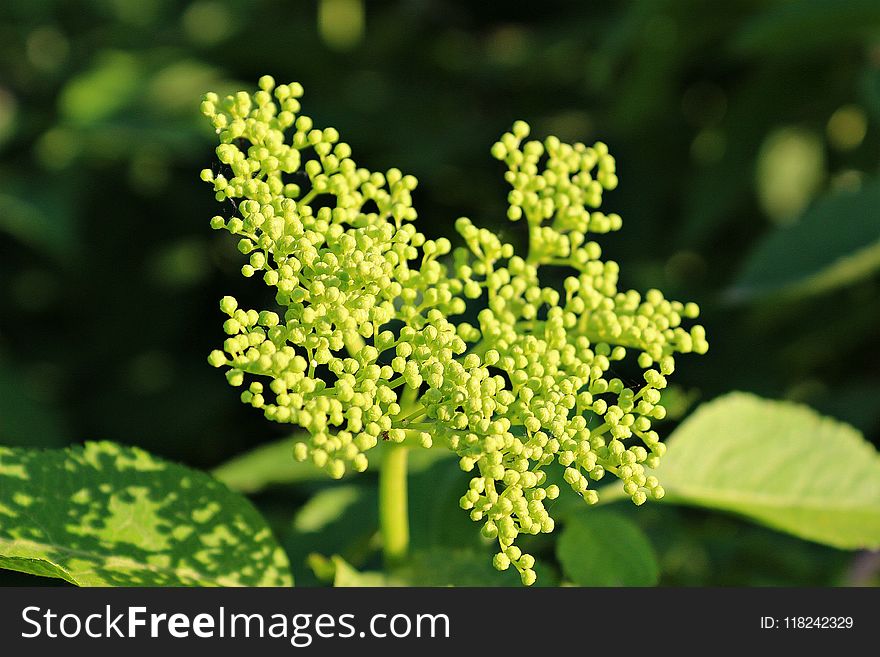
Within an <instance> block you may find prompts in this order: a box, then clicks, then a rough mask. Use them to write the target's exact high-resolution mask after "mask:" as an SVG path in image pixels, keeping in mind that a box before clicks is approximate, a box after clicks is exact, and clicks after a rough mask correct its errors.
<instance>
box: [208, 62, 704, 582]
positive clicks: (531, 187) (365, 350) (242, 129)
mask: <svg viewBox="0 0 880 657" xmlns="http://www.w3.org/2000/svg"><path fill="white" fill-rule="evenodd" d="M301 95H302V88H301V87H300V86H299V85H297V84H289V85H279V86H276V85H275V82H274V80H272V79H271V78H270V77H268V76H265V77H263V78H261V80H260V90H259V91H257V92H256V93H254V94H248V93H245V92H240V93H238V94H236V95H234V96H228V97H226V98H225V99H223V100H220V99H219V98H218V97H217V96H216V95H214V94H208V95H207V96H206V97H205V100H204V102H203V103H202V111H203V113H204V114H205V115H206V116H207V117H208V118H209V119H210V120H211V122H212V124H213V126H214V127H215V129H216V131H217V134H218V136H219V141H220V145H219V146H218V147H217V157H218V158H219V160H220V162H221V163H223V164H224V165H226V166H227V167H228V172H229V175H227V176H224V175H219V174H218V175H215V174H214V173H212V172H211V171H210V170H205V171H203V172H202V178H203V179H204V180H206V181H207V182H210V183H211V184H213V186H214V190H215V192H216V196H217V199H218V200H221V201H222V200H225V199H227V198H230V199H238V202H237V203H236V205H235V208H236V212H234V213H233V214H232V216H230V217H220V216H218V217H214V218H213V219H212V221H211V225H212V226H213V227H214V228H216V229H220V230H227V231H229V232H230V233H232V234H233V235H236V236H237V237H238V238H239V244H238V246H239V250H240V251H241V253H242V254H243V255H245V256H246V258H247V263H246V264H245V265H244V266H243V267H242V274H243V275H244V276H246V277H251V276H255V275H257V274H258V273H259V274H260V275H261V276H262V279H263V282H264V283H265V284H266V285H267V286H269V287H271V288H273V289H274V291H275V300H276V303H277V305H278V308H277V309H276V310H274V311H273V310H263V311H257V310H245V309H242V308H239V307H238V303H237V302H236V300H235V299H233V298H231V297H224V299H223V300H222V301H221V303H220V306H221V310H222V311H223V312H224V313H225V314H226V315H227V316H228V319H227V320H226V321H225V323H224V330H225V332H226V333H227V335H228V337H227V339H226V341H225V343H224V345H223V349H222V350H220V349H218V350H216V351H214V352H212V353H211V355H210V357H209V362H210V363H211V364H212V365H214V366H216V367H225V368H227V372H226V375H227V379H228V381H229V383H230V384H232V385H233V386H238V387H242V388H243V391H242V393H241V399H242V401H243V402H244V403H246V404H250V405H251V406H253V407H255V408H259V409H261V410H262V411H263V413H264V414H265V416H266V417H267V418H269V419H271V420H275V421H277V422H286V423H292V424H296V425H298V426H300V427H303V428H304V429H306V430H307V431H308V435H309V438H308V439H307V440H305V441H304V442H301V443H299V444H298V445H297V446H296V449H295V452H294V455H295V457H296V458H297V459H299V460H307V459H308V460H311V461H312V462H313V463H315V464H316V465H317V466H319V467H322V468H324V469H325V470H326V471H327V472H328V473H329V474H330V475H331V476H333V477H341V476H342V475H343V474H344V473H345V472H346V470H347V469H349V468H351V469H354V470H357V471H363V470H364V469H366V467H367V465H368V456H367V452H368V451H369V450H370V449H372V448H374V447H375V446H376V445H377V444H379V442H380V441H382V440H392V441H395V442H402V441H404V440H408V441H409V442H415V443H418V444H421V445H422V446H424V447H430V446H431V445H432V444H433V443H434V442H437V441H440V442H441V443H442V444H444V445H445V446H447V447H448V448H449V449H451V450H452V451H454V452H455V453H456V454H457V455H458V457H459V459H460V465H461V468H462V469H463V470H464V471H466V472H471V473H473V476H472V478H471V480H470V484H469V488H468V490H467V492H466V493H465V494H464V495H463V496H462V498H461V500H460V505H461V507H462V508H463V509H465V510H466V511H468V512H469V514H470V517H471V518H472V519H473V520H474V521H475V522H479V523H480V524H481V525H482V530H481V531H482V534H483V536H484V537H486V538H487V539H491V540H495V541H497V543H498V546H499V551H498V553H497V554H496V555H495V557H494V560H493V563H494V565H495V567H496V568H498V569H499V570H505V569H507V568H510V567H511V566H513V567H514V568H516V570H517V571H518V572H519V574H520V577H521V579H522V581H523V583H524V584H526V585H531V584H532V583H534V581H535V577H536V576H535V571H534V563H535V559H534V557H533V556H532V555H529V554H524V553H523V552H522V551H521V550H520V548H519V547H517V545H516V541H517V538H518V537H519V536H520V535H522V534H538V533H549V532H551V531H553V528H554V520H553V518H552V517H551V516H550V514H549V512H548V508H547V506H548V505H547V504H546V502H547V501H548V500H553V499H555V498H556V497H558V496H559V494H560V490H559V487H558V486H557V485H555V484H552V483H550V482H549V481H548V474H549V473H550V469H551V468H558V469H559V470H560V471H561V473H562V479H563V480H564V482H565V483H566V484H567V485H568V486H570V487H571V489H572V490H573V491H574V492H575V493H576V494H578V495H580V496H581V497H583V499H584V500H585V501H586V502H587V503H589V504H595V503H596V502H597V501H598V499H599V496H598V493H597V492H596V490H594V489H593V488H591V483H592V482H594V481H598V480H600V479H602V478H603V477H604V476H605V474H606V473H611V474H612V475H614V476H616V477H618V478H619V479H621V480H623V485H624V489H625V491H626V493H627V494H628V495H629V496H630V497H631V499H632V501H633V502H634V503H635V504H642V503H644V502H645V501H646V500H647V499H649V498H651V499H660V498H661V497H663V494H664V491H663V487H662V486H661V485H660V482H659V481H658V480H657V478H656V477H654V476H652V475H650V474H649V472H648V471H649V470H650V469H652V468H654V467H656V466H657V464H658V462H659V459H660V458H661V457H662V455H663V453H664V451H665V446H664V445H663V443H662V442H660V437H659V435H658V434H657V432H656V431H655V430H654V429H653V428H652V423H653V422H654V421H655V420H661V419H663V417H665V409H664V408H663V406H662V405H660V403H659V402H660V391H661V390H663V389H664V388H665V387H666V385H667V377H668V376H669V375H670V374H672V372H673V371H674V369H675V355H676V354H685V353H691V352H695V353H705V352H706V350H707V349H708V343H707V342H706V337H705V331H704V330H703V328H702V327H701V326H699V325H691V326H690V328H685V326H684V324H685V323H686V322H687V321H688V320H692V319H694V318H696V317H697V316H698V314H699V308H698V307H697V306H696V305H695V304H693V303H687V304H683V303H680V302H678V301H670V300H667V299H666V298H665V297H664V296H663V294H662V293H661V292H660V291H659V290H650V291H648V292H647V293H646V294H645V295H644V296H643V295H641V294H639V293H638V292H636V291H633V290H629V291H620V290H618V286H617V282H618V271H619V270H618V266H617V264H616V263H614V262H611V261H603V260H602V259H601V255H602V251H601V248H600V247H599V245H598V244H597V243H596V242H595V241H592V240H591V239H590V236H591V235H592V234H602V233H606V232H608V231H611V230H618V229H619V228H620V226H621V219H620V217H619V216H618V215H616V214H608V215H606V214H603V213H601V212H598V211H596V208H597V207H599V205H600V204H601V200H602V194H603V191H605V190H610V189H613V188H614V187H615V186H616V185H617V177H616V174H615V164H614V159H613V158H612V157H611V156H610V155H609V154H608V149H607V147H606V146H605V145H604V144H601V143H597V144H594V145H593V146H591V147H587V146H585V145H584V144H580V143H578V144H573V145H569V144H564V143H561V142H560V141H559V140H558V139H556V138H555V137H549V138H547V139H546V140H544V141H543V142H540V141H524V140H525V139H526V137H528V134H529V127H528V126H527V125H526V124H525V123H523V122H521V121H518V122H517V123H515V124H514V126H513V130H512V131H511V132H510V133H507V134H505V135H503V136H502V138H501V139H500V141H499V142H498V143H496V144H495V145H494V146H493V147H492V150H491V152H492V155H493V156H494V157H495V158H496V159H499V160H501V161H503V162H504V163H505V164H506V165H507V168H508V171H507V173H506V175H505V178H506V180H507V182H508V183H509V184H510V186H511V191H510V193H509V195H508V201H509V208H508V217H509V218H510V219H511V220H513V221H517V220H520V219H522V218H525V220H526V221H527V223H528V226H529V235H530V241H529V251H528V255H527V257H526V258H523V257H521V256H519V255H517V254H516V253H515V252H514V248H513V246H512V245H510V244H506V243H503V242H502V241H501V240H500V239H499V238H498V236H497V235H496V234H495V233H493V232H491V231H488V230H486V229H481V228H478V227H476V226H475V225H474V224H473V223H472V222H471V221H470V220H469V219H466V218H461V219H459V220H458V221H457V222H456V230H457V232H458V234H459V235H460V236H461V238H462V241H463V243H464V245H465V246H462V247H459V248H456V249H455V250H454V251H453V250H452V245H451V243H450V242H449V240H447V239H445V238H441V239H438V240H429V239H427V238H426V237H425V235H424V234H422V233H420V232H418V231H417V230H416V228H415V227H414V225H413V223H412V221H413V220H414V219H415V218H416V216H417V215H416V211H415V209H414V208H413V206H412V196H411V192H412V190H413V189H414V188H415V186H416V180H415V178H413V177H412V176H404V175H403V174H401V172H400V171H398V170H397V169H391V170H389V171H387V172H385V173H377V172H371V171H368V170H367V169H364V168H361V167H358V166H357V165H356V164H355V162H354V160H352V159H351V149H350V147H349V146H348V145H347V144H345V143H344V142H340V141H339V135H338V133H337V132H336V130H333V129H332V128H328V129H324V130H321V129H317V128H315V127H314V125H313V122H312V120H311V119H310V118H308V117H307V116H304V115H302V114H301V113H300V102H299V98H300V97H301ZM447 256H449V257H447ZM543 265H555V266H560V265H563V266H567V267H569V268H570V269H571V272H572V275H570V276H568V277H567V278H566V279H565V281H564V284H563V289H561V290H557V289H555V288H553V287H550V286H542V285H541V282H540V279H539V270H540V268H541V266H543ZM468 302H470V303H471V304H473V305H475V306H477V307H481V308H482V310H480V311H479V314H478V316H477V324H478V325H477V326H473V325H471V324H469V323H467V322H465V321H463V320H462V319H461V318H460V317H457V316H460V315H461V314H462V313H463V312H464V311H465V309H466V305H467V303H468ZM631 357H634V360H635V361H636V362H637V364H638V365H639V366H640V368H641V369H642V370H643V383H642V384H639V385H636V386H631V385H628V384H627V383H625V382H624V381H623V380H622V379H621V378H619V377H617V376H615V375H614V370H613V365H612V364H613V363H615V362H618V361H622V360H624V359H625V358H631Z"/></svg>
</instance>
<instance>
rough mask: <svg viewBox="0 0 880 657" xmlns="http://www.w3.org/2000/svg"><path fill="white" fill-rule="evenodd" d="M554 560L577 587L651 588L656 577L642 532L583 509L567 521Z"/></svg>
mask: <svg viewBox="0 0 880 657" xmlns="http://www.w3.org/2000/svg"><path fill="white" fill-rule="evenodd" d="M556 557H557V558H558V559H559V563H560V564H562V571H563V573H565V575H566V576H567V577H568V578H569V579H571V581H572V582H574V583H575V584H577V585H579V586H653V585H655V584H656V583H657V577H658V575H659V570H658V566H657V558H656V557H655V556H654V550H653V548H652V547H651V544H650V543H649V542H648V539H647V537H645V535H644V533H643V532H642V530H641V529H639V528H638V527H637V526H636V525H634V524H633V523H632V522H630V521H629V520H627V519H626V518H625V517H623V516H622V515H620V514H617V513H613V512H611V511H604V510H594V509H585V510H583V511H581V512H580V513H577V514H575V515H572V516H571V517H570V518H568V519H567V520H566V523H565V528H564V529H563V530H562V534H561V535H560V537H559V541H558V542H557V543H556Z"/></svg>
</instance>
